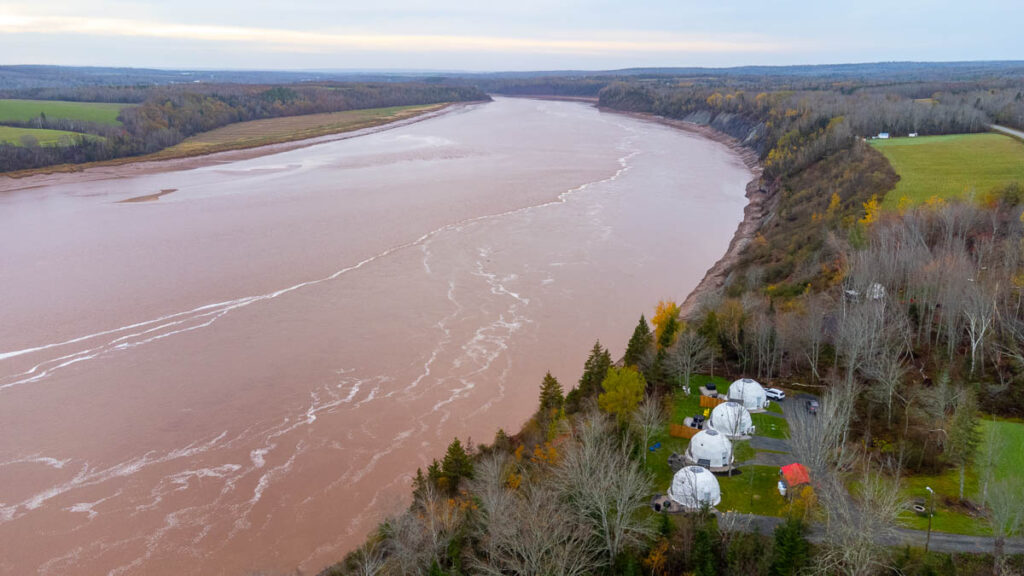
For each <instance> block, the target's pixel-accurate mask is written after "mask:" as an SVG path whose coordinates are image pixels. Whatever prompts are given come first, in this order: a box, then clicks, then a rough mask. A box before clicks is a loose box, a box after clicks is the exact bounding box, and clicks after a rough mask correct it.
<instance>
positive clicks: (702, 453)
mask: <svg viewBox="0 0 1024 576" xmlns="http://www.w3.org/2000/svg"><path fill="white" fill-rule="evenodd" d="M684 462H685V463H686V464H691V465H693V464H696V465H697V466H703V467H705V468H708V469H710V470H712V471H715V472H718V471H724V470H728V469H729V467H730V466H732V462H733V454H732V442H730V441H729V439H728V438H726V437H725V434H721V433H719V432H718V430H701V431H700V432H697V434H696V435H695V436H694V437H693V438H690V445H689V446H687V447H686V454H685V455H684Z"/></svg>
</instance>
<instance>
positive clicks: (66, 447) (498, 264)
mask: <svg viewBox="0 0 1024 576" xmlns="http://www.w3.org/2000/svg"><path fill="white" fill-rule="evenodd" d="M122 172H123V173H121V174H118V173H116V172H115V173H113V174H111V175H112V176H118V177H114V178H107V179H101V180H95V179H93V180H90V179H89V178H86V177H84V176H83V177H78V176H71V177H63V178H60V179H58V180H57V181H56V183H54V182H53V181H52V180H40V181H37V182H34V181H32V180H28V181H26V180H19V181H11V180H9V179H7V180H2V179H0V246H2V248H0V573H2V574H14V575H22V574H52V575H58V574H59V575H67V574H71V575H75V574H83V575H92V574H111V575H121V574H158V575H159V574H175V575H188V574H231V575H234V574H251V573H261V574H262V573H271V574H278V573H292V572H294V571H296V570H301V571H302V573H307V574H308V573H315V572H317V571H318V570H320V569H321V568H323V567H324V566H326V565H327V564H329V563H331V562H334V561H337V560H339V559H341V558H342V556H343V555H344V553H345V552H346V550H348V549H349V548H351V547H353V546H354V545H356V544H357V543H358V542H359V541H360V540H361V539H362V538H363V537H364V536H365V534H366V533H367V532H368V531H369V530H370V529H371V528H372V527H374V526H375V525H376V523H377V522H378V521H379V520H380V519H381V518H382V517H383V516H384V515H387V514H391V513H395V512H397V511H400V510H401V509H403V508H404V507H405V506H407V505H408V498H409V484H410V479H411V475H412V474H413V473H415V470H416V468H417V467H418V466H425V465H426V464H427V463H429V461H430V460H431V458H433V457H440V456H441V455H443V452H444V448H445V446H446V445H447V444H448V442H450V441H451V439H452V438H453V437H455V436H458V437H460V438H462V439H464V440H466V439H469V438H471V439H472V440H473V441H474V442H484V441H486V442H489V441H490V440H491V439H492V438H493V435H494V433H495V431H496V430H497V429H498V428H499V427H503V428H505V429H506V430H509V431H514V430H517V429H518V428H519V426H520V425H521V424H522V423H523V421H524V420H525V419H526V418H527V417H528V416H529V414H530V413H531V412H532V411H533V409H534V407H535V402H536V398H537V392H538V386H539V384H540V381H541V379H542V377H543V376H544V373H545V371H548V370H550V371H551V372H552V373H553V374H554V375H555V376H557V377H558V378H559V379H560V380H561V382H562V383H563V385H565V386H566V387H567V388H568V387H570V386H571V385H572V384H574V383H575V381H576V379H577V378H578V377H579V374H580V372H581V370H582V366H583V361H584V360H585V358H586V354H587V351H588V350H589V348H590V347H591V346H592V345H593V343H594V340H596V339H598V338H599V339H600V340H601V341H602V342H603V343H605V344H606V345H608V346H609V347H610V348H611V351H612V354H613V355H615V356H618V355H621V353H622V352H623V349H624V347H625V343H626V340H627V339H628V337H629V335H630V333H631V331H632V328H633V326H634V325H635V323H636V320H637V318H638V316H639V315H640V313H641V312H646V313H648V315H650V313H651V311H652V310H653V308H654V305H655V304H656V303H657V301H658V300H659V299H668V298H674V299H676V300H678V301H682V299H683V298H684V297H685V296H686V295H687V293H688V292H689V291H690V290H692V289H693V287H694V286H695V285H696V284H697V282H698V281H699V280H700V278H701V277H702V276H703V275H704V272H705V271H706V270H707V269H708V268H709V267H710V266H711V265H712V264H713V263H714V262H715V261H716V260H717V259H718V258H719V257H720V256H721V255H722V254H723V253H724V252H725V249H726V247H727V245H728V243H729V240H730V238H731V236H732V234H733V232H734V231H735V229H736V226H737V224H738V223H739V221H740V219H741V217H742V210H743V206H744V204H745V203H746V199H745V198H744V186H745V184H746V182H747V181H748V180H749V179H750V177H751V175H750V172H749V171H748V170H747V168H746V167H745V166H744V164H743V163H742V162H741V160H740V159H739V158H738V157H737V156H736V155H735V154H734V153H733V152H732V151H730V150H729V149H727V148H726V147H725V146H723V145H721V144H718V143H715V142H712V141H709V140H706V139H703V138H701V137H699V136H696V135H693V134H689V133H686V132H682V131H679V130H676V129H673V128H669V127H665V126H662V125H659V124H655V123H650V122H645V121H642V120H637V119H634V118H630V117H626V116H621V115H616V114H610V113H603V112H599V111H598V110H596V109H595V108H593V107H592V106H589V105H585V104H581V103H570V102H545V101H534V100H520V99H497V100H496V101H495V102H492V103H488V104H480V105H471V106H467V107H463V108H460V109H456V110H453V111H452V112H450V113H447V114H444V115H441V116H439V117H436V118H431V119H428V120H424V121H422V122H418V123H415V124H410V125H407V126H402V127H397V128H393V129H390V130H385V131H381V132H378V133H375V134H369V135H365V136H360V137H357V138H351V139H347V140H341V141H334V142H327V143H322V144H318V145H315V146H310V147H306V148H301V149H296V150H291V151H285V152H280V153H275V154H270V155H266V156H261V157H257V158H251V159H246V160H236V161H225V162H220V163H215V164H213V165H207V166H204V167H200V168H194V169H188V170H176V171H165V172H162V173H150V174H145V173H143V174H138V173H135V172H132V171H131V170H129V169H127V168H126V169H124V170H123V171H122ZM36 184H38V185H36ZM161 192H164V193H163V194H161ZM130 199H136V200H142V201H134V202H123V201H124V200H130Z"/></svg>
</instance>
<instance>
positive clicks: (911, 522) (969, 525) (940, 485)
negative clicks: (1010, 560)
mask: <svg viewBox="0 0 1024 576" xmlns="http://www.w3.org/2000/svg"><path fill="white" fill-rule="evenodd" d="M993 438H998V440H997V441H996V442H997V446H998V449H997V454H998V460H997V463H996V470H995V478H996V479H997V480H999V479H1003V478H1006V477H1010V476H1017V475H1019V474H1020V471H1021V469H1022V467H1024V423H1020V422H1013V421H1008V420H982V422H981V446H979V447H978V452H977V454H978V455H977V456H976V457H975V461H976V464H975V465H974V466H970V467H968V468H967V473H966V474H965V480H966V481H965V482H964V498H965V499H967V500H970V501H972V502H976V501H977V500H978V499H979V498H978V492H979V490H980V488H981V486H980V480H979V470H978V468H977V460H978V459H979V458H981V454H984V453H985V450H986V446H985V443H986V442H989V441H992V439H993ZM926 486H929V487H931V488H932V490H935V515H934V516H933V517H932V530H934V531H937V532H950V533H954V534H971V535H977V536H990V535H991V534H992V529H991V527H989V525H988V523H987V522H986V521H985V519H984V517H983V516H982V514H981V511H980V510H979V509H978V508H976V507H975V506H973V505H969V504H961V503H960V502H959V493H960V473H959V471H958V470H957V469H949V470H946V471H945V472H943V473H942V474H937V475H933V476H911V477H908V478H904V479H903V495H904V497H906V498H907V499H908V500H910V501H912V502H916V503H918V504H922V505H924V506H928V491H927V489H926V488H925V487H926ZM901 520H902V522H903V525H904V526H907V527H908V528H915V529H918V530H925V529H926V528H927V527H928V517H927V516H926V515H917V514H914V513H912V512H906V513H904V515H903V517H902V519H901Z"/></svg>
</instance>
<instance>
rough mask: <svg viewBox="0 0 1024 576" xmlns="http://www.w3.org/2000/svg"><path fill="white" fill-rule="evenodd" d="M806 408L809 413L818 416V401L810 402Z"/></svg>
mask: <svg viewBox="0 0 1024 576" xmlns="http://www.w3.org/2000/svg"><path fill="white" fill-rule="evenodd" d="M806 406H807V411H808V412H810V413H811V414H817V413H818V401H817V400H808V401H807V404H806Z"/></svg>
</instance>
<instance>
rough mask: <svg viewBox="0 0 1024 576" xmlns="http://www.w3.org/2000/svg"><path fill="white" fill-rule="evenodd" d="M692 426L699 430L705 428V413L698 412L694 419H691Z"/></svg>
mask: <svg viewBox="0 0 1024 576" xmlns="http://www.w3.org/2000/svg"><path fill="white" fill-rule="evenodd" d="M690 426H693V427H694V428H696V429H698V430H703V429H704V415H703V414H697V415H696V416H694V417H693V419H692V420H691V421H690Z"/></svg>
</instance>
